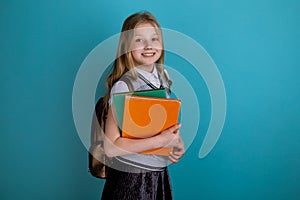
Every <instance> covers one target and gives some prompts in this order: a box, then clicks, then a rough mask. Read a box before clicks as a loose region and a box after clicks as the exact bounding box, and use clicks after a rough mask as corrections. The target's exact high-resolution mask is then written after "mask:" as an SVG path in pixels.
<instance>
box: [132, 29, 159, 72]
mask: <svg viewBox="0 0 300 200" xmlns="http://www.w3.org/2000/svg"><path fill="white" fill-rule="evenodd" d="M131 49H132V51H131V54H132V57H133V60H134V62H135V65H136V66H137V67H140V68H141V69H143V70H146V71H149V72H152V70H153V66H154V63H155V62H156V61H157V60H158V59H159V58H160V56H161V54H162V39H161V36H160V34H159V32H158V30H157V28H155V27H154V26H153V25H152V24H150V23H141V24H138V25H137V26H136V27H135V29H134V35H133V39H132V43H131Z"/></svg>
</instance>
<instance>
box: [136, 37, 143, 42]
mask: <svg viewBox="0 0 300 200" xmlns="http://www.w3.org/2000/svg"><path fill="white" fill-rule="evenodd" d="M135 42H143V40H142V39H141V38H137V39H135Z"/></svg>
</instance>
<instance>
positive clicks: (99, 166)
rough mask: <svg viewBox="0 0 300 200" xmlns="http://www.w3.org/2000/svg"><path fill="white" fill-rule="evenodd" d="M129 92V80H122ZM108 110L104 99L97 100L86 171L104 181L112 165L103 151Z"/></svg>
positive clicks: (130, 88) (130, 86)
mask: <svg viewBox="0 0 300 200" xmlns="http://www.w3.org/2000/svg"><path fill="white" fill-rule="evenodd" d="M122 81H124V82H125V83H126V84H127V86H128V88H129V90H130V91H132V90H133V86H132V84H131V82H130V80H129V79H127V78H124V79H122ZM107 112H108V108H107V107H105V104H104V97H101V98H99V100H98V101H97V103H96V106H95V111H94V114H93V119H92V127H91V146H90V148H89V155H88V162H89V164H88V165H89V166H88V169H89V170H88V171H89V172H90V173H91V175H92V176H94V177H96V178H101V179H105V178H106V177H107V173H108V171H109V169H110V167H109V166H111V164H112V159H111V158H109V157H107V156H106V154H105V151H104V138H105V135H104V130H105V122H106V118H107Z"/></svg>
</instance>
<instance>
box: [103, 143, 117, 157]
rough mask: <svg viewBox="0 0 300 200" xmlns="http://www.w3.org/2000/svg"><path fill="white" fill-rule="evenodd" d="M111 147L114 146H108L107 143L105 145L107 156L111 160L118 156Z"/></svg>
mask: <svg viewBox="0 0 300 200" xmlns="http://www.w3.org/2000/svg"><path fill="white" fill-rule="evenodd" d="M111 146H112V145H109V144H107V142H105V143H104V152H105V155H106V156H107V157H109V158H112V157H115V156H117V155H116V153H115V151H114V150H113V148H112V147H111Z"/></svg>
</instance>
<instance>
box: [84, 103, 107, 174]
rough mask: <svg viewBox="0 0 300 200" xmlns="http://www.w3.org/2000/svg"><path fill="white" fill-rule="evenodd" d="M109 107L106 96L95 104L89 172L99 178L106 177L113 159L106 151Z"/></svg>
mask: <svg viewBox="0 0 300 200" xmlns="http://www.w3.org/2000/svg"><path fill="white" fill-rule="evenodd" d="M106 115H107V109H105V106H104V98H103V97H101V98H100V99H99V100H98V102H97V103H96V106H95V112H94V114H93V121H92V131H91V146H90V148H89V157H88V158H89V172H90V173H91V174H92V175H93V176H94V177H97V178H106V176H107V172H108V169H109V167H108V165H109V164H110V162H111V159H110V158H108V157H107V156H106V154H105V152H104V132H103V131H104V130H105V120H106Z"/></svg>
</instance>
